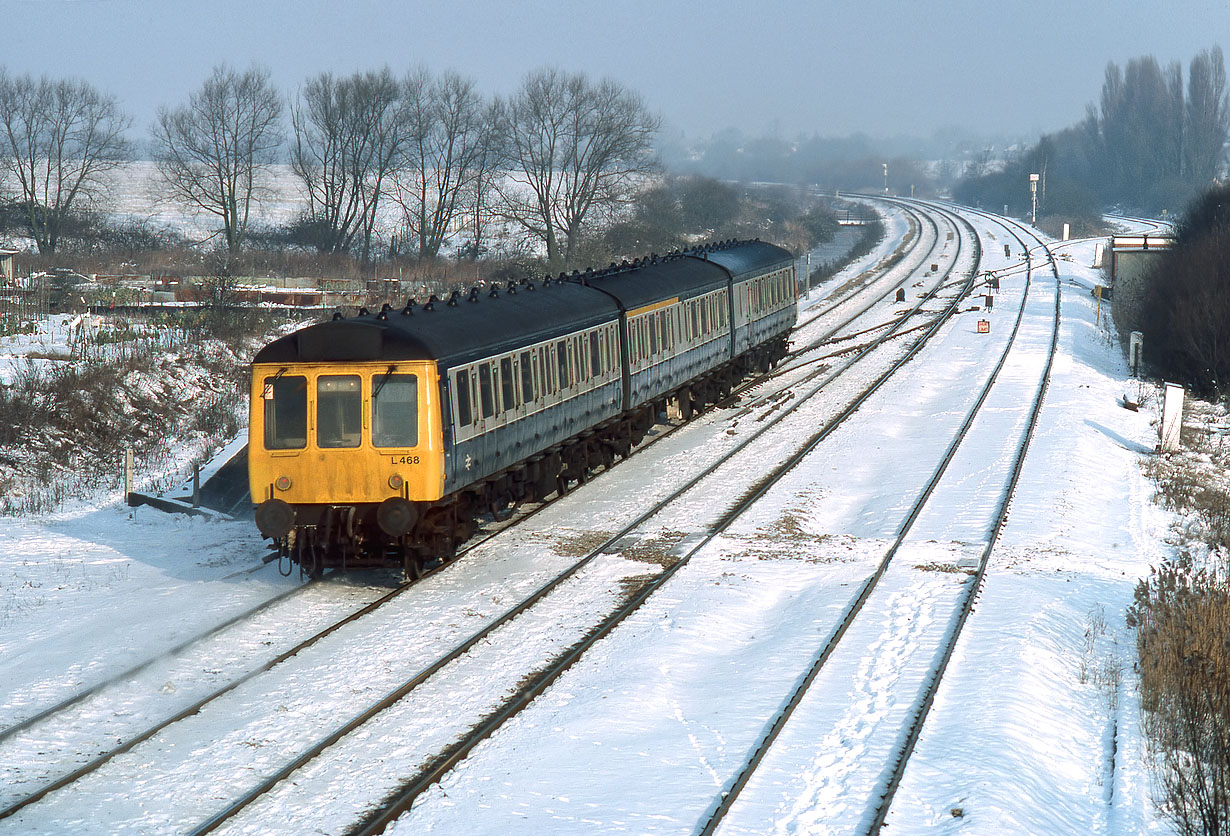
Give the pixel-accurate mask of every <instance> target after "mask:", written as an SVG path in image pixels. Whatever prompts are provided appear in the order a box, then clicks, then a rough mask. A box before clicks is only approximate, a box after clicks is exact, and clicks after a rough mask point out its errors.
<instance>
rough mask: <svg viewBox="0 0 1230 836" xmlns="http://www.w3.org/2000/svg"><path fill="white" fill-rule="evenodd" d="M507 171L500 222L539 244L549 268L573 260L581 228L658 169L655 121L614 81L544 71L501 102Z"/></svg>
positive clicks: (627, 196) (622, 200)
mask: <svg viewBox="0 0 1230 836" xmlns="http://www.w3.org/2000/svg"><path fill="white" fill-rule="evenodd" d="M502 114H503V119H504V123H505V126H504V134H505V136H506V137H507V143H508V155H509V163H508V164H509V173H508V176H507V178H505V179H504V180H502V181H501V184H500V185H499V187H498V189H499V195H500V199H501V203H502V207H503V212H504V215H505V217H507V218H508V219H509V220H510V221H512V222H513V223H515V224H517V225H519V226H520V227H522V228H523V229H524V230H525V231H526V232H527V233H529V234H530V235H531V236H533V237H534V238H536V239H537V240H539V241H541V242H542V243H543V245H545V247H546V250H547V262H548V264H549V265H550V269H552V270H558V269H562V268H563V267H564V266H565V265H567V264H568V263H569V262H570V259H571V257H572V254H573V252H574V250H575V249H576V246H577V244H578V242H579V241H580V239H581V235H582V232H583V231H584V229H585V226H586V223H587V222H588V221H589V220H590V219H591V218H592V217H593V216H594V215H595V214H602V213H604V212H607V213H610V212H612V211H613V210H615V209H616V208H618V207H619V206H621V205H623V204H625V203H626V202H627V201H628V200H629V199H630V197H631V195H632V193H633V191H634V189H635V187H636V185H637V184H638V182H639V181H641V180H642V179H643V178H644V177H645V176H646V175H648V174H650V173H652V172H653V171H654V170H655V167H656V164H655V162H654V160H653V159H652V156H651V153H650V145H651V142H652V140H653V135H654V133H655V132H656V131H657V129H658V124H659V120H658V119H657V117H655V116H653V115H651V114H650V113H649V111H648V110H647V109H646V107H645V105H644V103H643V102H642V101H641V98H640V97H639V96H638V95H636V94H635V93H633V92H631V91H629V90H625V89H624V88H623V87H621V86H619V85H618V84H616V83H615V82H613V81H609V80H605V81H602V82H599V83H598V84H592V83H591V82H590V81H589V79H588V78H586V76H585V75H584V74H580V73H578V74H575V75H570V74H567V73H564V72H562V71H561V70H558V69H554V68H548V69H542V70H537V71H535V72H533V73H531V74H530V75H529V76H528V77H527V78H526V79H525V82H524V83H523V84H522V86H521V89H520V90H519V91H518V92H517V94H516V95H514V96H513V97H512V98H511V99H510V100H508V101H507V102H505V103H503V107H502Z"/></svg>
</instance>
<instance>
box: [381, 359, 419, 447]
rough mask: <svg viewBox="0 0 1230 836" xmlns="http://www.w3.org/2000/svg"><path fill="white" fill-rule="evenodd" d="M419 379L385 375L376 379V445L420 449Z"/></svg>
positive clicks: (399, 375)
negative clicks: (418, 447)
mask: <svg viewBox="0 0 1230 836" xmlns="http://www.w3.org/2000/svg"><path fill="white" fill-rule="evenodd" d="M418 411H419V407H418V378H416V377H415V376H414V375H412V374H382V375H376V376H375V377H373V378H372V444H374V445H376V446H377V447H416V446H418V443H419V421H418Z"/></svg>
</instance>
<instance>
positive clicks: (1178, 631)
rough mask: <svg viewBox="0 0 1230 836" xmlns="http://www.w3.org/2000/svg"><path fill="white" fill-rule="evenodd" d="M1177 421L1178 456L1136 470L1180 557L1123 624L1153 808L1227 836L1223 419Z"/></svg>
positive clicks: (1229, 737)
mask: <svg viewBox="0 0 1230 836" xmlns="http://www.w3.org/2000/svg"><path fill="white" fill-rule="evenodd" d="M1185 418H1186V420H1185V422H1184V428H1183V435H1182V439H1183V445H1184V449H1183V450H1182V451H1180V452H1178V453H1173V454H1167V455H1159V456H1154V457H1150V458H1148V459H1147V460H1146V461H1145V462H1144V464H1143V470H1144V472H1145V473H1146V474H1147V475H1148V476H1149V477H1150V478H1152V479H1153V481H1154V482H1155V483H1156V485H1157V491H1156V493H1155V495H1154V500H1155V501H1156V502H1157V503H1158V504H1159V505H1161V506H1162V507H1164V508H1166V509H1168V510H1171V511H1173V512H1174V513H1176V514H1178V515H1179V516H1180V518H1181V520H1182V523H1181V524H1180V525H1179V526H1177V529H1178V530H1177V531H1176V533H1175V540H1176V542H1177V544H1178V553H1177V556H1176V557H1175V558H1173V559H1172V560H1170V561H1169V562H1168V563H1167V564H1166V565H1164V566H1162V567H1161V568H1155V569H1154V570H1153V571H1152V572H1151V573H1150V575H1149V577H1148V578H1146V579H1144V580H1142V581H1140V582H1139V583H1138V584H1137V587H1136V593H1135V601H1134V603H1133V605H1132V607H1131V608H1130V610H1129V612H1128V625H1129V626H1130V627H1134V628H1135V629H1136V645H1137V659H1138V661H1137V671H1138V674H1139V677H1140V697H1141V706H1142V716H1143V726H1144V730H1145V733H1146V737H1147V739H1148V742H1149V748H1150V752H1151V754H1152V758H1153V777H1154V783H1155V788H1156V790H1155V798H1154V800H1155V803H1156V804H1157V805H1158V808H1159V810H1160V811H1161V812H1162V814H1163V815H1164V816H1166V817H1167V818H1168V819H1170V820H1171V821H1172V822H1173V823H1174V824H1175V825H1176V826H1177V828H1178V830H1179V832H1181V833H1190V834H1197V833H1202V834H1226V833H1230V631H1228V627H1230V440H1228V439H1230V420H1228V418H1227V414H1226V410H1225V408H1224V407H1222V406H1219V405H1216V404H1210V403H1205V402H1201V401H1194V400H1190V399H1189V401H1188V406H1187V409H1186V416H1185ZM1096 626H1097V625H1096V624H1094V627H1096ZM1085 673H1086V671H1085V669H1084V668H1082V674H1085ZM1095 673H1098V674H1099V675H1100V672H1095Z"/></svg>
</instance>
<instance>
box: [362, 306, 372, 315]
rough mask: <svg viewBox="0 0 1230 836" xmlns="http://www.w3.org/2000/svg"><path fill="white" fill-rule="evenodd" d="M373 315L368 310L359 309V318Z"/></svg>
mask: <svg viewBox="0 0 1230 836" xmlns="http://www.w3.org/2000/svg"><path fill="white" fill-rule="evenodd" d="M371 313H372V312H371V311H369V310H368V309H367V308H359V316H371Z"/></svg>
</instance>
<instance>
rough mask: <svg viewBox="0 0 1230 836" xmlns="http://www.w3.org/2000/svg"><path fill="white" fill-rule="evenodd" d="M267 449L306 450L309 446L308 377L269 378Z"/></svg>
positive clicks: (266, 401) (266, 391) (266, 385)
mask: <svg viewBox="0 0 1230 836" xmlns="http://www.w3.org/2000/svg"><path fill="white" fill-rule="evenodd" d="M264 400H265V449H266V450H302V449H303V448H304V447H306V446H307V378H306V377H301V376H299V375H291V376H278V377H267V378H265V385H264Z"/></svg>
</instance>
